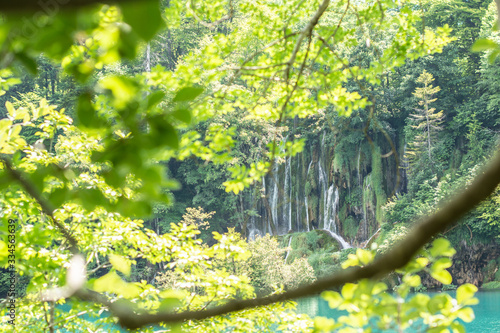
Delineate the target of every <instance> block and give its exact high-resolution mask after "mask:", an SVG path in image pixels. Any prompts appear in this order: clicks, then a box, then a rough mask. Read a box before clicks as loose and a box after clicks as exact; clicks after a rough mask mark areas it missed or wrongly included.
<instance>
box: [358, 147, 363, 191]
mask: <svg viewBox="0 0 500 333" xmlns="http://www.w3.org/2000/svg"><path fill="white" fill-rule="evenodd" d="M360 162H361V145H360V146H359V149H358V185H359V186H360V187H361V183H362V181H361V163H360Z"/></svg>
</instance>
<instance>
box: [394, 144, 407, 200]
mask: <svg viewBox="0 0 500 333" xmlns="http://www.w3.org/2000/svg"><path fill="white" fill-rule="evenodd" d="M409 166H410V164H409V163H408V158H407V156H406V143H405V145H404V147H403V156H402V157H401V158H400V165H399V173H400V178H399V181H400V183H399V186H398V191H397V192H399V191H400V190H401V189H402V190H403V192H406V182H407V177H408V176H407V171H408V167H409Z"/></svg>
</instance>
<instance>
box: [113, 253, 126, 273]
mask: <svg viewBox="0 0 500 333" xmlns="http://www.w3.org/2000/svg"><path fill="white" fill-rule="evenodd" d="M109 262H110V263H111V265H113V267H114V268H115V269H116V270H117V271H119V272H122V273H123V274H125V275H126V276H130V262H129V261H128V260H126V259H125V258H124V257H122V256H119V255H116V254H110V255H109Z"/></svg>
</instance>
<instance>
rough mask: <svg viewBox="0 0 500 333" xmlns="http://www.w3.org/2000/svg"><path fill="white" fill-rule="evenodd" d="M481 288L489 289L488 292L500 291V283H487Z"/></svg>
mask: <svg viewBox="0 0 500 333" xmlns="http://www.w3.org/2000/svg"><path fill="white" fill-rule="evenodd" d="M481 288H482V289H488V290H493V289H500V281H491V282H488V283H485V284H483V285H482V286H481Z"/></svg>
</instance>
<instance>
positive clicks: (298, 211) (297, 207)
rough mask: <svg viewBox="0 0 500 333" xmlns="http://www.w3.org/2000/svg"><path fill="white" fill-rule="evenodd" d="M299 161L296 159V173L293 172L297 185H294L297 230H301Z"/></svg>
mask: <svg viewBox="0 0 500 333" xmlns="http://www.w3.org/2000/svg"><path fill="white" fill-rule="evenodd" d="M299 175H300V162H299V161H297V173H296V174H295V179H296V182H297V185H296V187H295V210H296V220H297V231H301V230H302V228H301V225H300V218H301V217H302V214H301V208H302V205H300V204H299V202H300V201H299V189H300V177H299Z"/></svg>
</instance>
